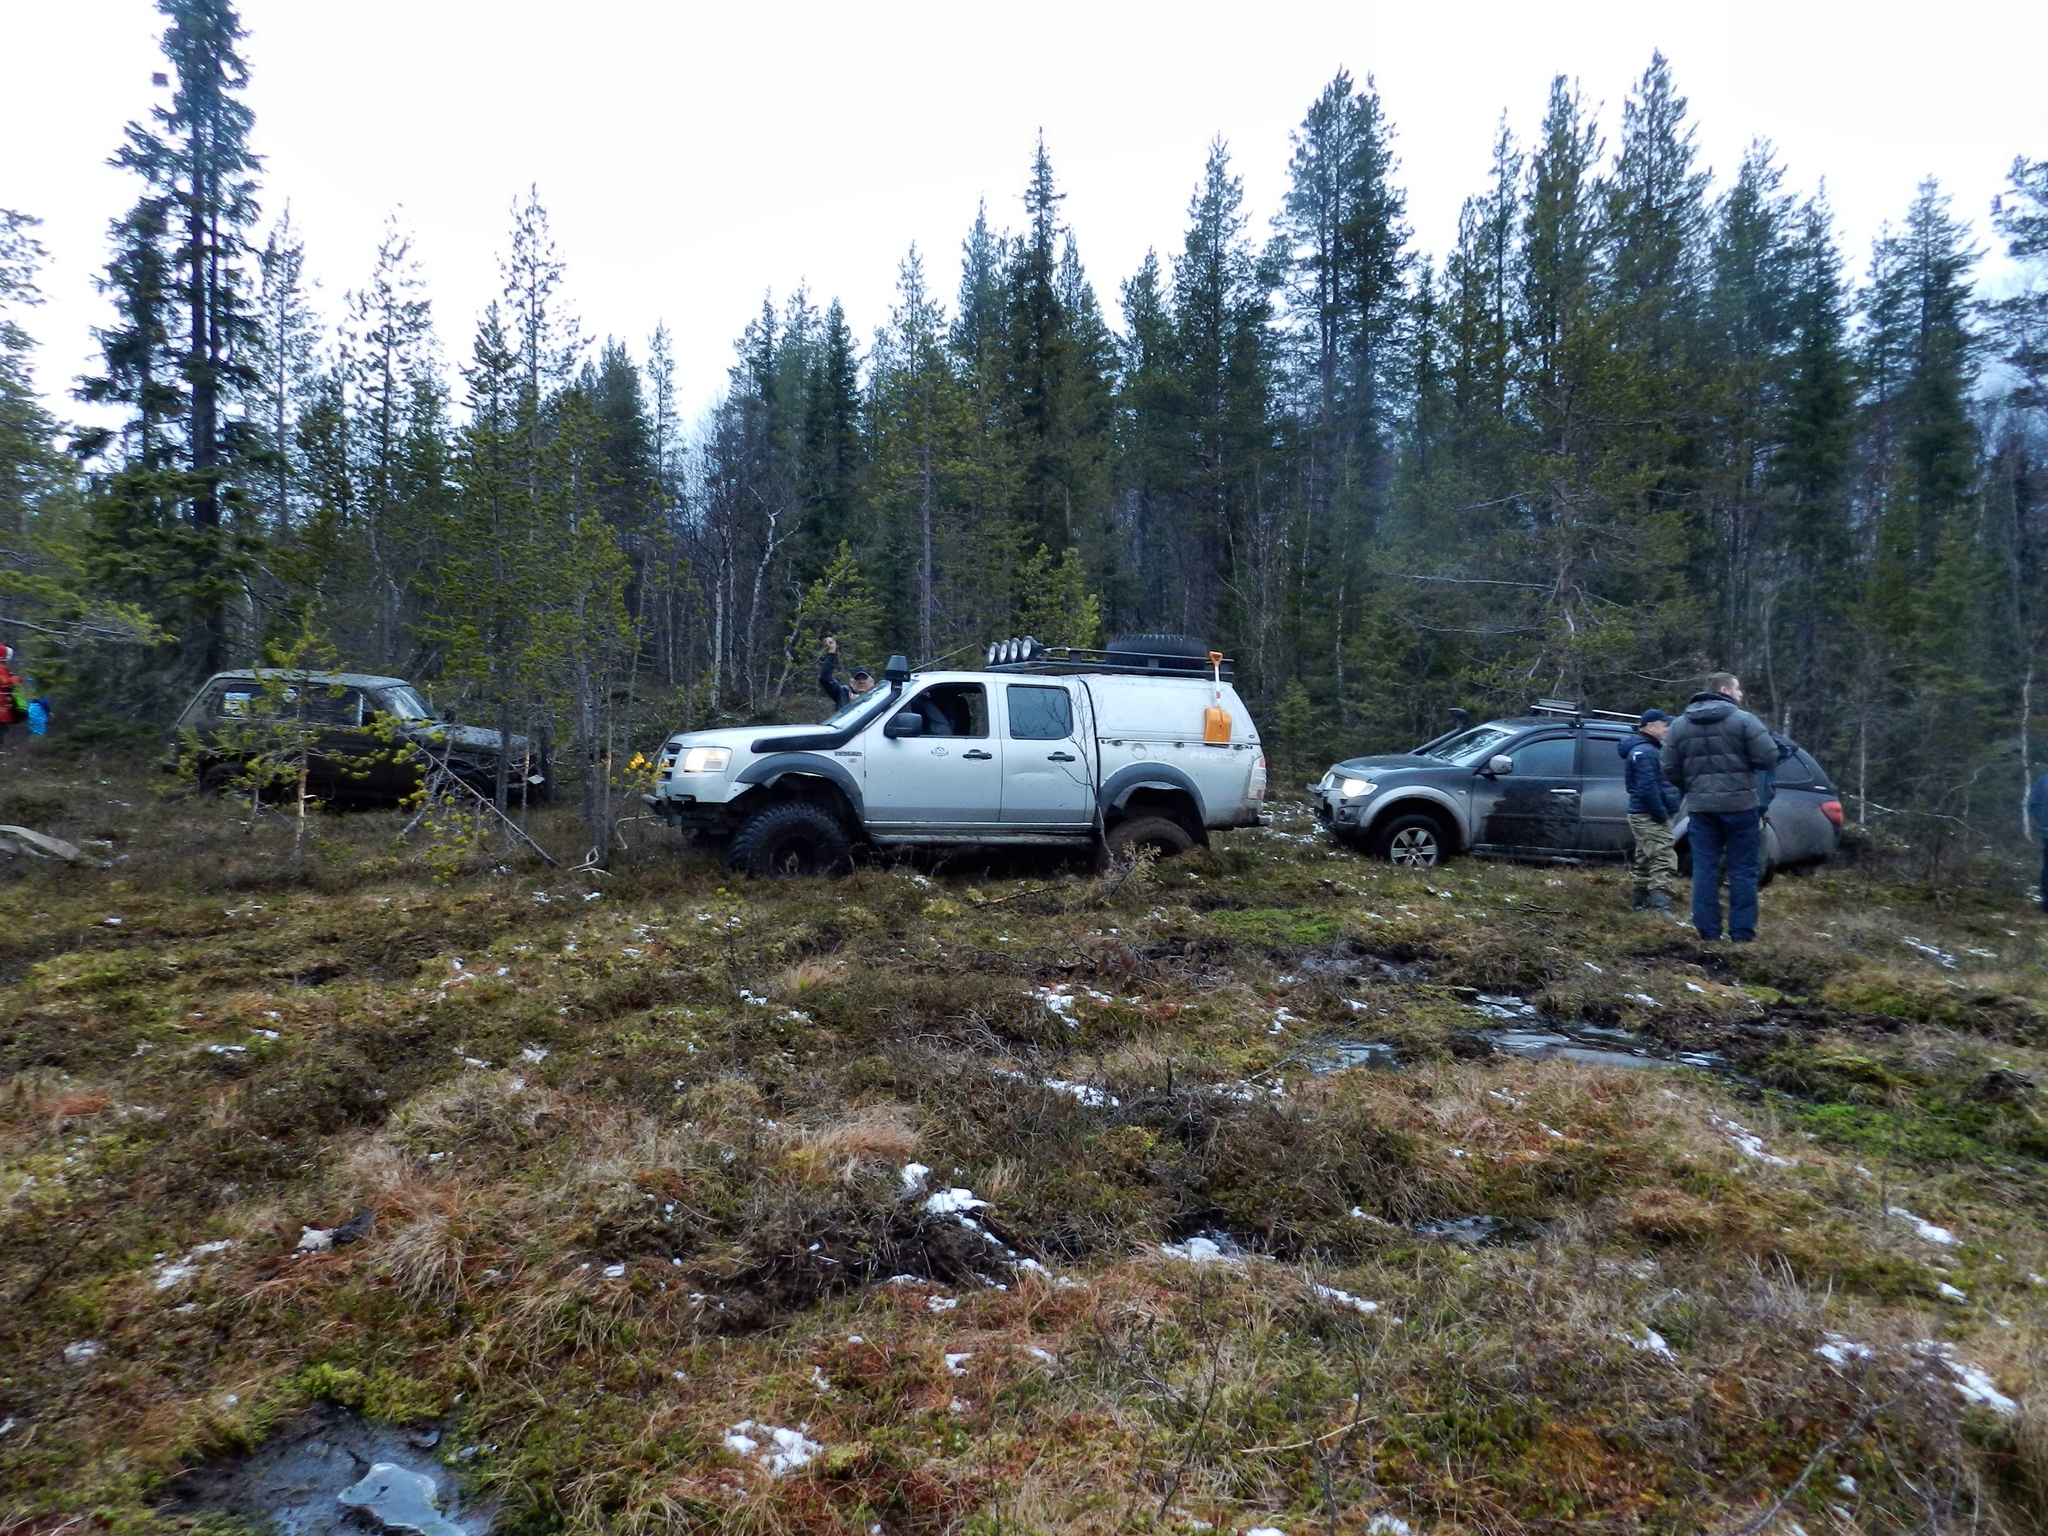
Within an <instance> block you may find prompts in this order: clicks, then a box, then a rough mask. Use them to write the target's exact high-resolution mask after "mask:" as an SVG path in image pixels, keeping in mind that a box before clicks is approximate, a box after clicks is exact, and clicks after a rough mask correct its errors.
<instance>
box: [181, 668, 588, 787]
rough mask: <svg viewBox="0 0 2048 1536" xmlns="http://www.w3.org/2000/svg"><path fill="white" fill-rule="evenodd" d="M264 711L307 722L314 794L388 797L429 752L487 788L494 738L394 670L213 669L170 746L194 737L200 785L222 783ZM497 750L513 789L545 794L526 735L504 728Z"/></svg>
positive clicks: (239, 762)
mask: <svg viewBox="0 0 2048 1536" xmlns="http://www.w3.org/2000/svg"><path fill="white" fill-rule="evenodd" d="M268 717H276V718H280V719H288V720H290V721H293V722H300V721H302V722H304V724H306V725H307V726H310V727H312V728H313V731H314V733H315V734H314V739H313V747H312V753H311V763H310V773H309V775H308V776H309V779H310V781H311V782H310V785H309V788H310V789H311V791H312V793H313V794H314V795H315V796H316V797H318V798H319V799H322V800H328V801H333V802H335V803H337V804H341V803H353V804H365V805H376V804H385V805H389V804H393V803H395V802H397V801H399V800H402V799H403V798H405V797H406V796H407V795H410V794H412V793H413V792H414V791H416V790H417V789H419V787H420V785H421V783H422V782H423V781H424V779H425V777H426V772H427V768H428V764H429V761H430V760H432V761H434V762H445V763H446V764H447V766H448V768H449V770H450V771H451V772H452V773H453V774H454V775H455V777H457V778H458V779H461V780H462V781H463V782H464V783H466V784H468V785H470V786H471V787H472V788H474V789H476V790H477V791H479V792H480V793H482V794H486V795H489V794H494V793H495V792H496V788H497V776H498V755H499V751H500V743H501V742H502V741H504V738H502V737H501V736H500V735H499V734H498V733H497V732H496V731H492V730H485V729H483V728H481V727H478V726H473V725H456V724H454V723H453V722H451V721H447V720H441V719H437V718H436V717H435V715H434V712H433V711H432V710H430V709H429V708H428V707H427V706H426V704H425V703H424V702H423V701H422V700H421V698H420V695H419V690H418V689H416V688H414V687H413V685H412V684H411V683H409V682H407V681H406V680H405V679H404V678H402V677H377V676H374V675H372V674H369V673H363V672H285V671H278V670H273V669H270V668H252V669H250V670H248V671H246V672H217V673H215V674H214V675H213V676H212V677H210V678H208V679H207V680H206V686H205V687H203V688H201V689H200V690H199V692H198V694H197V696H196V697H194V698H193V700H192V702H191V703H190V704H187V705H186V706H185V712H184V713H183V714H181V715H180V716H178V723H177V725H176V726H175V727H174V728H173V747H174V749H176V748H178V747H180V746H181V745H182V744H183V743H184V742H186V741H187V740H190V741H192V742H194V743H196V746H197V752H196V759H197V761H196V763H195V765H194V766H195V767H196V769H197V772H198V776H199V783H200V786H201V788H204V789H209V790H211V789H219V788H224V787H226V786H228V785H231V784H233V783H234V782H236V781H237V780H238V779H241V778H243V777H244V765H245V763H246V762H247V760H248V756H247V754H248V753H249V751H250V750H251V748H252V744H254V739H255V738H260V737H261V735H262V732H261V731H260V729H258V730H252V729H251V728H250V727H251V726H252V725H254V724H257V723H259V722H261V721H263V720H264V719H265V718H268ZM187 732H190V733H191V735H190V737H189V738H188V737H187V735H186V733H187ZM507 750H508V755H509V756H510V758H511V762H510V763H509V764H508V765H507V777H508V779H509V781H510V783H511V786H512V794H513V797H514V798H515V799H519V800H523V799H527V798H546V795H547V789H548V782H547V769H546V766H545V764H544V763H543V762H542V761H541V759H540V757H539V756H538V754H536V753H535V752H534V751H533V749H532V748H531V747H530V745H529V744H528V742H527V739H526V738H525V737H524V736H514V737H512V738H511V739H510V741H509V743H508V744H507ZM173 766H175V765H173Z"/></svg>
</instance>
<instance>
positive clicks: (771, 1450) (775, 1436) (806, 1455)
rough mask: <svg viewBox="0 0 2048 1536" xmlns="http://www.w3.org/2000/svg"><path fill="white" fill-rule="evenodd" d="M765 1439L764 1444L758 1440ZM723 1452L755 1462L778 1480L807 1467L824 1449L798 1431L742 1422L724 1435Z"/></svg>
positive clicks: (751, 1421)
mask: <svg viewBox="0 0 2048 1536" xmlns="http://www.w3.org/2000/svg"><path fill="white" fill-rule="evenodd" d="M757 1437H764V1438H765V1439H766V1442H767V1443H766V1444H765V1445H764V1444H763V1443H762V1439H761V1438H757ZM725 1448H726V1449H727V1450H728V1451H731V1452H732V1453H733V1455H735V1456H739V1457H744V1458H745V1459H747V1460H750V1461H757V1462H759V1463H760V1465H761V1466H762V1467H764V1468H765V1469H766V1470H767V1472H768V1475H769V1476H770V1477H780V1476H782V1474H783V1473H785V1472H794V1471H796V1470H797V1468H799V1467H802V1466H805V1465H808V1464H809V1462H810V1461H811V1460H812V1459H813V1458H814V1457H816V1456H818V1455H819V1454H821V1453H822V1452H823V1451H824V1449H825V1447H824V1446H822V1445H820V1444H818V1442H817V1441H815V1440H812V1439H808V1438H806V1436H805V1435H804V1433H803V1431H802V1430H800V1429H781V1428H778V1427H777V1426H775V1425H773V1424H756V1423H755V1422H754V1421H753V1420H752V1419H742V1420H740V1422H739V1423H737V1424H735V1425H733V1427H732V1428H731V1429H729V1430H727V1431H726V1432H725Z"/></svg>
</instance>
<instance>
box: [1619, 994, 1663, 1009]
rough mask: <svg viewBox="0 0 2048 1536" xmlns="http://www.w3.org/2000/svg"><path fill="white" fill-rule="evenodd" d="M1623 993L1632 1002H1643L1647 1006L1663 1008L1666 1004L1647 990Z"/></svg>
mask: <svg viewBox="0 0 2048 1536" xmlns="http://www.w3.org/2000/svg"><path fill="white" fill-rule="evenodd" d="M1621 995H1622V996H1623V997H1625V998H1627V999H1628V1000H1629V1001H1630V1002H1632V1003H1641V1004H1642V1005H1643V1006H1644V1007H1645V1008H1661V1007H1663V1006H1664V1005H1663V1004H1662V1003H1660V1002H1658V1001H1657V999H1655V998H1654V997H1652V996H1650V994H1649V993H1647V992H1624V993H1622V994H1621Z"/></svg>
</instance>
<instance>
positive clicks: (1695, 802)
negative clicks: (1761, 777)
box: [1662, 672, 1778, 944]
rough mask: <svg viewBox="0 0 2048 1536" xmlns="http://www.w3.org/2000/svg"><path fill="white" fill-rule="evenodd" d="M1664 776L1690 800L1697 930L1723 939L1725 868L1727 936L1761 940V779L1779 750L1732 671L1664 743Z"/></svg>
mask: <svg viewBox="0 0 2048 1536" xmlns="http://www.w3.org/2000/svg"><path fill="white" fill-rule="evenodd" d="M1662 759H1663V764H1664V777H1665V778H1667V779H1669V780H1670V781H1671V782H1672V783H1673V784H1674V785H1676V786H1677V788H1678V791H1679V793H1680V794H1682V795H1684V796H1685V807H1686V810H1687V811H1688V812H1690V813H1691V816H1692V826H1691V830H1690V832H1689V834H1688V835H1689V837H1690V840H1691V843H1692V925H1693V927H1694V928H1696V929H1697V930H1698V931H1699V936H1700V937H1701V938H1703V939H1709V940H1711V939H1718V938H1720V937H1721V863H1722V860H1723V859H1726V861H1727V864H1728V937H1729V938H1731V939H1733V940H1734V941H1735V942H1736V943H1737V944H1747V943H1749V942H1750V940H1752V939H1754V938H1755V937H1756V887H1757V875H1758V862H1759V860H1760V858H1761V856H1762V852H1763V833H1762V826H1761V822H1760V813H1759V805H1760V801H1761V797H1760V796H1759V795H1758V793H1757V774H1758V773H1759V772H1761V771H1762V770H1763V769H1766V768H1776V767H1777V766H1778V744H1777V743H1776V742H1774V741H1773V740H1771V733H1770V732H1769V731H1768V730H1766V729H1765V728H1764V723H1763V721H1761V720H1759V719H1757V717H1756V716H1755V715H1752V714H1751V713H1749V711H1747V710H1746V709H1744V708H1742V682H1741V679H1739V678H1737V677H1736V675H1735V674H1734V673H1733V672H1715V673H1712V674H1710V675H1709V676H1708V678H1707V686H1706V691H1705V692H1702V693H1696V694H1694V695H1693V696H1692V698H1691V699H1690V700H1689V701H1688V702H1687V703H1686V706H1685V713H1684V714H1682V715H1680V716H1679V717H1678V720H1677V723H1676V724H1674V725H1673V726H1672V727H1671V730H1670V732H1669V734H1667V735H1666V736H1665V738H1664V750H1663V753H1662Z"/></svg>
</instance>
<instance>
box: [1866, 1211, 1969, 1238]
mask: <svg viewBox="0 0 2048 1536" xmlns="http://www.w3.org/2000/svg"><path fill="white" fill-rule="evenodd" d="M1884 1213H1885V1214H1886V1215H1887V1216H1896V1217H1898V1218H1899V1220H1901V1221H1903V1222H1905V1223H1906V1225H1907V1226H1909V1227H1911V1228H1912V1229H1913V1230H1914V1231H1915V1232H1916V1233H1918V1234H1919V1235H1920V1236H1921V1237H1922V1238H1924V1239H1926V1241H1928V1242H1930V1243H1934V1244H1937V1245H1938V1246H1940V1247H1943V1248H1953V1247H1955V1246H1956V1244H1957V1243H1959V1242H1961V1241H1962V1239H1961V1238H1959V1237H1957V1236H1956V1235H1955V1233H1953V1232H1951V1231H1949V1229H1948V1228H1947V1227H1937V1226H1936V1225H1935V1224H1934V1223H1933V1222H1931V1221H1922V1220H1921V1219H1920V1218H1919V1217H1918V1216H1915V1215H1914V1214H1913V1213H1912V1212H1911V1211H1909V1210H1907V1209H1906V1208H1905V1207H1904V1206H1903V1205H1888V1206H1886V1207H1885V1208H1884Z"/></svg>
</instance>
